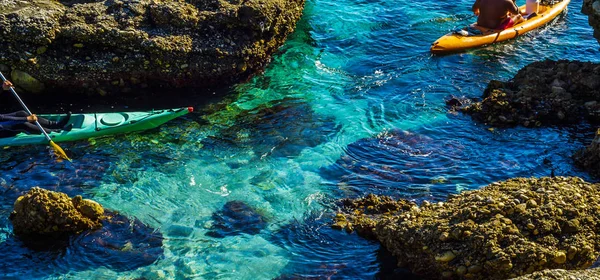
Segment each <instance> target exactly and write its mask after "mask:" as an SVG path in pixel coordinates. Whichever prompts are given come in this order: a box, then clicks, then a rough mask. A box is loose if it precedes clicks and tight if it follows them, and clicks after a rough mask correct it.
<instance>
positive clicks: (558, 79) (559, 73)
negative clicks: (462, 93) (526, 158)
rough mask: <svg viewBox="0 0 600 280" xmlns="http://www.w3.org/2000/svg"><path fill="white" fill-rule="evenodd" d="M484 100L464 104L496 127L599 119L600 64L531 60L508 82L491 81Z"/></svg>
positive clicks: (474, 115)
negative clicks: (532, 61)
mask: <svg viewBox="0 0 600 280" xmlns="http://www.w3.org/2000/svg"><path fill="white" fill-rule="evenodd" d="M483 98H484V99H483V100H482V101H481V102H475V103H473V104H471V105H468V106H465V107H463V108H462V111H463V112H465V113H468V114H471V115H472V117H473V119H475V120H477V121H480V122H483V123H486V124H489V125H492V126H497V127H504V126H514V125H519V124H520V125H523V126H528V127H534V126H540V125H543V124H554V123H576V122H578V121H581V120H582V119H583V118H587V119H588V120H590V121H591V122H594V123H597V122H600V106H599V105H598V102H597V101H598V100H600V64H596V63H590V62H578V61H567V60H560V61H551V60H546V61H539V62H534V63H531V64H529V65H527V66H525V67H524V68H522V69H521V70H519V72H518V73H517V74H516V75H515V77H514V78H513V79H511V80H509V81H507V82H501V81H491V82H490V83H489V84H488V86H487V88H486V89H485V91H484V94H483Z"/></svg>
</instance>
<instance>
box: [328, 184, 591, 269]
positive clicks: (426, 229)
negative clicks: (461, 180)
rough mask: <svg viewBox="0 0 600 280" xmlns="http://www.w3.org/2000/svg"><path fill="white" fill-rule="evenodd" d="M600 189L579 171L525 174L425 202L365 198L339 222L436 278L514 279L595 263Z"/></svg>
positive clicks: (347, 211) (340, 225) (338, 219)
mask: <svg viewBox="0 0 600 280" xmlns="http://www.w3.org/2000/svg"><path fill="white" fill-rule="evenodd" d="M599 195H600V185H599V184H589V183H586V182H584V181H583V180H581V179H579V178H575V177H571V178H565V177H555V178H540V179H536V178H530V179H523V178H517V179H510V180H507V181H503V182H498V183H493V184H490V185H489V186H486V187H484V188H482V189H480V190H476V191H468V192H464V193H461V194H459V195H455V196H452V197H451V198H450V199H449V200H448V201H447V202H445V203H442V202H440V203H435V204H432V203H427V202H424V203H423V204H422V205H421V206H420V207H416V206H411V203H410V202H402V201H400V202H397V203H391V202H390V199H387V198H380V199H374V198H372V197H371V198H369V199H367V200H368V201H370V202H378V201H379V202H381V203H383V204H384V205H387V206H385V207H378V206H375V205H369V204H373V203H365V202H364V200H359V201H357V203H355V204H354V205H355V206H356V205H358V206H359V207H355V208H349V209H347V210H346V211H345V212H344V213H340V214H338V216H337V217H336V225H337V226H338V227H342V228H346V229H348V230H351V229H352V228H360V229H361V231H359V233H361V234H363V235H365V234H367V235H368V236H372V237H375V238H377V239H378V240H379V241H380V242H381V243H382V244H383V246H384V247H386V248H387V249H388V250H389V251H391V252H392V254H394V255H395V256H396V257H397V258H398V264H399V265H400V266H403V267H407V268H409V269H410V270H411V271H413V272H414V273H416V274H419V275H423V276H425V277H428V278H432V279H440V278H450V279H463V278H464V279H507V278H512V277H518V276H521V275H525V274H530V273H533V272H535V271H541V270H544V269H583V268H587V267H589V266H591V265H592V263H593V262H594V261H596V259H597V258H598V253H599V250H598V248H599V247H598V246H599V245H600V243H599V242H600V238H599V236H598V235H597V232H598V230H600V223H599V222H600V218H599V217H598V215H597V213H598V211H599V210H600V198H599ZM381 203H380V204H381ZM376 204H377V203H376ZM346 205H347V206H348V205H352V204H348V203H346ZM365 205H366V208H365V207H364V206H365ZM398 205H399V206H398ZM365 209H367V210H368V211H365ZM375 210H380V212H379V213H377V212H376V211H375ZM347 225H352V228H348V226H347Z"/></svg>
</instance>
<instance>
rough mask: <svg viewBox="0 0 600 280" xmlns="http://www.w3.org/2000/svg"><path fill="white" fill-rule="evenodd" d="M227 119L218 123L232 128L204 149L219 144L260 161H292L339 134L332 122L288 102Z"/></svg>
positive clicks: (307, 107) (207, 141) (210, 140)
mask: <svg viewBox="0 0 600 280" xmlns="http://www.w3.org/2000/svg"><path fill="white" fill-rule="evenodd" d="M229 117H230V116H226V117H224V118H223V119H220V120H219V122H220V123H223V124H227V125H229V123H234V125H229V126H228V127H226V128H225V129H223V130H221V131H220V132H219V134H218V137H208V138H207V139H205V140H203V144H204V145H215V144H218V143H216V142H219V144H226V145H228V146H233V147H241V148H244V149H252V150H253V152H254V155H255V156H256V157H261V158H264V157H267V156H269V157H293V156H297V155H299V154H300V153H301V152H302V150H303V149H306V148H308V147H315V146H318V145H319V144H321V143H323V142H325V141H327V139H329V138H330V137H331V136H332V135H334V134H335V133H336V132H337V131H338V130H339V127H337V126H336V123H335V121H334V120H333V119H332V118H323V117H321V116H319V115H318V114H316V113H315V112H314V111H313V110H312V109H311V107H310V105H309V104H306V103H304V102H298V100H295V99H289V98H288V99H283V100H276V101H274V102H273V103H272V104H267V105H263V106H259V107H257V108H254V109H252V110H244V111H241V112H240V113H239V114H238V115H236V116H235V117H233V118H231V119H230V118H229ZM220 123H215V125H219V124H220ZM223 140H226V141H223Z"/></svg>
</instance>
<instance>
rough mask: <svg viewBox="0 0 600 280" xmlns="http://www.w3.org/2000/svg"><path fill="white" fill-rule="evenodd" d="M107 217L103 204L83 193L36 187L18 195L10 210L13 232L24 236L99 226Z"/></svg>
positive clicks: (70, 231) (57, 234)
mask: <svg viewBox="0 0 600 280" xmlns="http://www.w3.org/2000/svg"><path fill="white" fill-rule="evenodd" d="M102 219H104V209H103V208H102V206H101V205H100V204H98V203H97V202H95V201H92V200H89V199H83V198H82V197H81V196H75V197H73V198H70V197H69V196H68V195H66V194H65V193H60V192H53V191H49V190H45V189H41V188H38V187H34V188H32V189H31V190H29V192H27V193H26V194H25V195H23V196H20V197H19V198H17V200H16V201H15V204H14V209H13V211H12V213H11V214H10V221H11V222H12V224H13V228H14V232H15V234H16V235H19V236H21V237H25V238H27V237H31V236H48V237H59V236H64V235H68V234H75V233H80V232H82V231H84V230H88V229H94V228H99V227H101V226H102V224H101V221H102Z"/></svg>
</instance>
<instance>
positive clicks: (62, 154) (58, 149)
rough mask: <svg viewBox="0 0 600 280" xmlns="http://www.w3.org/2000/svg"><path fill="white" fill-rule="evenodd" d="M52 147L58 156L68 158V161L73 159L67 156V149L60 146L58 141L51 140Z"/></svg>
mask: <svg viewBox="0 0 600 280" xmlns="http://www.w3.org/2000/svg"><path fill="white" fill-rule="evenodd" d="M50 147H52V149H53V150H54V154H56V156H57V157H59V158H62V159H66V160H68V161H72V160H71V159H70V158H69V156H67V154H66V153H65V151H64V150H63V149H62V148H61V147H60V146H58V145H57V144H56V143H54V141H52V140H50Z"/></svg>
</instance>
